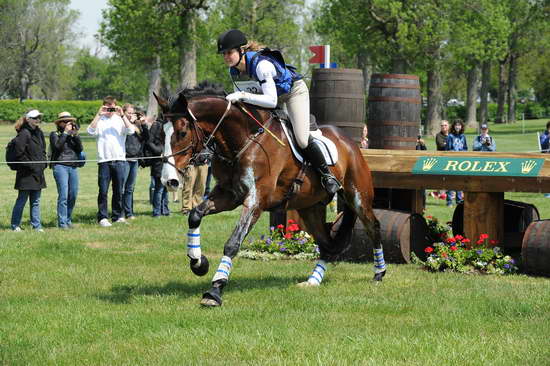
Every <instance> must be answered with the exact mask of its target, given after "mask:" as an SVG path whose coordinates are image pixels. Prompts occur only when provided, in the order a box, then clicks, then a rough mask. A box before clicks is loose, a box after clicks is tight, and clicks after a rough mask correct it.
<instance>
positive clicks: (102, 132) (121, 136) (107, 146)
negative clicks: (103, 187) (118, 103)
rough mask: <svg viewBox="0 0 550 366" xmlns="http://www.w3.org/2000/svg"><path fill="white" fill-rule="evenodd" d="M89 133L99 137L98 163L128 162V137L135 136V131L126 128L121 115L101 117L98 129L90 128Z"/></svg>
mask: <svg viewBox="0 0 550 366" xmlns="http://www.w3.org/2000/svg"><path fill="white" fill-rule="evenodd" d="M88 133H89V134H90V135H92V136H97V159H98V163H104V162H106V161H114V160H126V135H131V134H133V133H134V129H133V128H126V126H125V125H124V121H123V120H122V118H121V117H120V116H119V115H117V114H113V115H112V116H111V117H107V116H101V117H100V118H99V121H97V126H96V128H91V127H88Z"/></svg>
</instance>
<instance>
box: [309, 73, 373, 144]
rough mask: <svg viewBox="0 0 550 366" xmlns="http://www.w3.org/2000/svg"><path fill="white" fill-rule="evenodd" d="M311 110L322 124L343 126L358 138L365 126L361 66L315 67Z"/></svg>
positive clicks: (358, 140)
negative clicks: (348, 67)
mask: <svg viewBox="0 0 550 366" xmlns="http://www.w3.org/2000/svg"><path fill="white" fill-rule="evenodd" d="M309 95H310V98H309V99H310V108H311V113H312V114H313V115H314V116H315V117H316V119H317V123H318V124H319V125H332V126H336V127H339V128H341V129H342V130H343V131H344V133H345V134H346V135H347V136H349V137H351V138H352V139H353V140H354V141H355V142H357V143H359V142H360V141H361V133H362V132H363V128H364V127H365V115H366V110H365V89H364V83H363V71H362V70H359V69H313V74H312V76H311V88H310V93H309Z"/></svg>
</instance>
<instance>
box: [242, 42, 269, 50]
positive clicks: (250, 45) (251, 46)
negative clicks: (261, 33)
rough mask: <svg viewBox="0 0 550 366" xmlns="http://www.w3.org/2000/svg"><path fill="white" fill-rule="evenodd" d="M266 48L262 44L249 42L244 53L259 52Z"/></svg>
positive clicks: (244, 48)
mask: <svg viewBox="0 0 550 366" xmlns="http://www.w3.org/2000/svg"><path fill="white" fill-rule="evenodd" d="M264 48H265V46H264V45H263V44H260V43H259V42H256V41H248V43H247V44H245V45H244V46H243V51H244V52H248V51H254V52H255V51H259V50H261V49H264Z"/></svg>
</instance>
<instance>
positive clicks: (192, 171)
mask: <svg viewBox="0 0 550 366" xmlns="http://www.w3.org/2000/svg"><path fill="white" fill-rule="evenodd" d="M209 159H210V153H209V152H208V151H206V150H203V151H201V153H200V154H199V155H198V156H197V158H196V159H194V164H191V165H189V167H188V168H187V170H186V171H185V175H184V176H183V189H182V191H181V212H182V213H183V214H184V215H187V214H189V211H191V210H192V209H193V208H195V207H197V206H198V205H199V204H200V203H201V202H202V200H203V198H204V192H205V190H206V179H207V176H208V165H207V164H208V160H209Z"/></svg>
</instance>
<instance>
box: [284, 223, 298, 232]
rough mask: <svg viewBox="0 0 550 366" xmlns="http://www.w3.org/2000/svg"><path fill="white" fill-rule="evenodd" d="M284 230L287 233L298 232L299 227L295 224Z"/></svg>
mask: <svg viewBox="0 0 550 366" xmlns="http://www.w3.org/2000/svg"><path fill="white" fill-rule="evenodd" d="M286 229H287V230H288V231H300V227H299V226H298V225H297V224H292V225H288V227H287V228H286Z"/></svg>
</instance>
